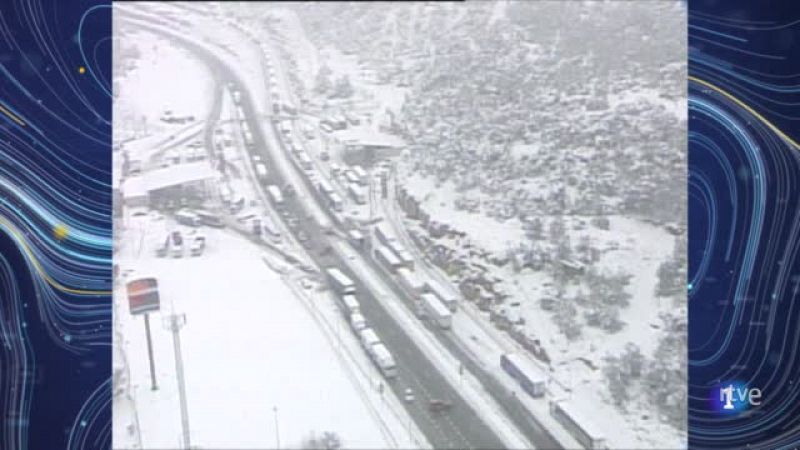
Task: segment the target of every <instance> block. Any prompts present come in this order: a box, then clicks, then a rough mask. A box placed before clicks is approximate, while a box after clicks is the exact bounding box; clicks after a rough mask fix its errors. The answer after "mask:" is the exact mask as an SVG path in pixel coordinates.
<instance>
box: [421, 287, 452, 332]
mask: <svg viewBox="0 0 800 450" xmlns="http://www.w3.org/2000/svg"><path fill="white" fill-rule="evenodd" d="M420 302H421V303H422V309H423V311H425V316H426V317H427V318H428V319H430V320H431V321H433V322H434V323H436V324H437V325H439V327H440V328H442V329H444V330H446V329H448V328H450V326H451V325H452V324H453V314H452V313H451V312H450V310H449V309H447V307H446V306H445V305H443V304H442V302H440V301H439V298H438V297H436V296H435V295H433V294H431V293H429V292H426V293H424V294H422V295H420Z"/></svg>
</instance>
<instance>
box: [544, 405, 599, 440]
mask: <svg viewBox="0 0 800 450" xmlns="http://www.w3.org/2000/svg"><path fill="white" fill-rule="evenodd" d="M550 415H551V416H553V418H554V419H556V420H557V421H558V422H559V423H560V424H561V425H563V426H564V428H566V429H567V431H568V432H569V434H571V435H572V436H573V437H574V438H575V440H577V441H578V442H579V443H580V444H581V445H583V446H584V448H586V449H589V450H602V449H606V448H608V447H607V446H606V439H605V436H603V433H602V430H601V429H600V428H599V427H598V426H597V425H596V424H595V423H594V422H592V421H591V420H589V419H588V418H587V416H586V415H585V414H583V413H582V411H579V410H578V408H577V407H576V405H575V404H572V403H570V402H568V401H565V400H562V401H553V402H550Z"/></svg>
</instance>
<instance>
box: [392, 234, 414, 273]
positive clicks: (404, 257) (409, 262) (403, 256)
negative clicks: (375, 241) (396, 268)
mask: <svg viewBox="0 0 800 450" xmlns="http://www.w3.org/2000/svg"><path fill="white" fill-rule="evenodd" d="M386 246H387V247H389V248H390V249H392V251H394V253H395V254H396V255H397V257H398V258H399V259H400V263H401V264H403V265H404V266H406V267H408V268H409V269H413V268H414V257H413V256H411V253H410V252H409V251H408V250H406V247H405V246H404V245H403V244H401V243H400V242H399V241H397V239H394V238H392V239H387V241H386Z"/></svg>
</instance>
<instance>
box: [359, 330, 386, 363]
mask: <svg viewBox="0 0 800 450" xmlns="http://www.w3.org/2000/svg"><path fill="white" fill-rule="evenodd" d="M358 337H359V339H361V345H362V346H363V347H364V350H366V351H367V353H369V355H370V356H372V347H374V346H375V345H376V344H380V343H381V340H380V338H379V337H378V335H377V334H375V330H373V329H372V328H364V329H362V330H361V331H359V333H358Z"/></svg>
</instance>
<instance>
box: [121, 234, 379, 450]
mask: <svg viewBox="0 0 800 450" xmlns="http://www.w3.org/2000/svg"><path fill="white" fill-rule="evenodd" d="M142 225H143V226H144V227H146V229H145V233H146V234H145V235H144V236H145V237H144V238H142V239H138V236H137V235H141V233H142V231H140V230H141V229H140V230H137V229H136V228H135V226H134V227H132V228H133V229H132V230H131V231H130V232H126V233H125V234H124V235H123V236H122V237H121V240H122V242H125V243H127V244H128V245H126V246H125V248H124V249H122V250H121V251H120V252H119V253H118V254H117V255H115V259H116V261H117V263H118V264H120V266H121V267H122V268H123V270H133V271H135V272H134V273H145V272H146V273H150V274H157V276H158V279H159V290H160V295H161V302H162V305H161V310H162V312H159V313H155V314H152V316H151V324H152V326H153V330H152V334H153V342H154V344H153V345H154V348H155V358H156V368H157V371H158V375H157V378H158V379H159V384H160V389H159V390H158V391H155V392H153V391H150V390H149V372H148V363H147V357H146V355H147V352H146V346H145V340H144V326H143V324H142V323H143V319H142V318H141V317H133V316H130V314H129V313H128V311H127V307H126V297H125V295H124V292H118V293H117V294H118V295H115V303H116V306H117V308H116V313H117V314H118V315H119V316H120V317H119V318H120V322H119V323H120V326H121V330H119V331H120V333H121V334H122V336H124V341H125V342H124V345H123V348H124V349H125V351H126V353H127V355H128V357H129V360H130V361H131V377H132V380H133V384H134V390H135V393H136V394H135V397H136V409H137V413H138V416H139V421H140V423H141V427H142V429H141V433H142V441H143V443H144V444H145V447H146V448H164V447H170V446H174V445H175V443H176V440H177V437H178V436H179V430H180V422H179V420H180V412H179V406H178V398H177V394H176V393H177V385H176V381H175V376H174V355H173V352H172V340H171V333H170V332H168V331H167V330H165V329H164V328H163V326H162V323H161V321H162V320H163V318H164V317H165V316H166V315H167V314H169V313H171V312H173V311H174V312H176V313H180V314H185V315H186V326H185V327H184V328H183V329H182V331H181V336H180V337H181V344H182V353H183V362H184V367H185V373H186V391H187V398H188V404H189V417H190V424H191V432H192V440H193V442H195V443H196V444H197V445H200V446H202V447H205V448H264V447H273V446H275V445H276V443H277V442H278V441H277V439H280V440H281V441H282V442H283V445H284V446H286V447H297V446H299V445H300V443H301V442H302V440H303V439H304V438H306V437H308V435H309V434H310V433H312V432H316V433H318V434H319V433H321V432H324V431H334V432H336V433H337V434H338V435H339V436H340V437H341V438H342V440H343V442H344V443H345V445H346V446H347V447H353V448H377V447H386V446H387V445H388V443H387V440H386V438H385V437H384V436H383V435H382V434H381V432H380V428H379V426H378V425H377V424H376V423H375V419H374V418H373V417H372V416H371V414H370V412H369V411H368V410H367V408H366V407H365V405H364V404H363V403H362V401H361V399H360V394H359V393H358V392H357V390H356V387H355V386H353V382H352V381H351V380H350V379H349V378H348V376H347V375H346V373H345V372H344V371H343V370H342V367H340V365H339V362H338V361H337V359H336V357H335V356H334V352H333V351H332V348H331V347H332V345H334V344H333V343H332V342H330V341H329V340H328V339H327V338H326V337H325V336H324V335H323V334H322V332H321V331H319V330H318V329H317V325H316V324H315V323H314V321H313V320H312V318H311V317H310V316H309V314H308V312H307V311H306V310H305V308H304V306H303V304H302V302H301V301H300V300H298V299H297V298H296V296H295V295H294V294H293V292H292V291H291V290H290V289H289V288H288V287H287V286H286V285H285V283H284V281H283V280H282V279H281V277H280V275H279V274H277V273H276V272H274V271H273V270H272V269H271V268H270V267H269V266H267V265H266V264H265V263H264V261H263V260H262V250H260V249H258V248H254V247H253V245H252V244H251V243H250V242H249V241H247V240H245V239H243V238H239V237H236V236H234V235H231V234H230V232H227V231H216V230H204V233H205V235H206V237H207V239H208V247H207V250H206V253H205V254H204V255H202V256H200V257H188V256H187V257H185V258H181V259H173V258H155V257H154V256H152V248H147V247H144V248H141V249H140V248H138V246H137V245H136V243H137V242H145V243H146V242H151V241H152V240H151V239H148V237H147V236H150V235H152V234H155V235H156V236H159V235H161V234H162V233H163V227H162V226H159V225H154V224H147V223H145V224H142ZM137 254H138V257H137V256H136V255H137ZM223 267H228V268H235V270H225V269H223ZM133 276H135V275H133V274H131V275H130V277H129V278H131V277H133ZM299 355H302V356H299ZM322 374H324V376H321V375H322ZM320 399H325V401H320ZM273 408H277V418H278V430H277V433H279V435H278V434H276V427H275V423H274V420H275V410H274V409H273ZM119 425H125V424H119Z"/></svg>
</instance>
